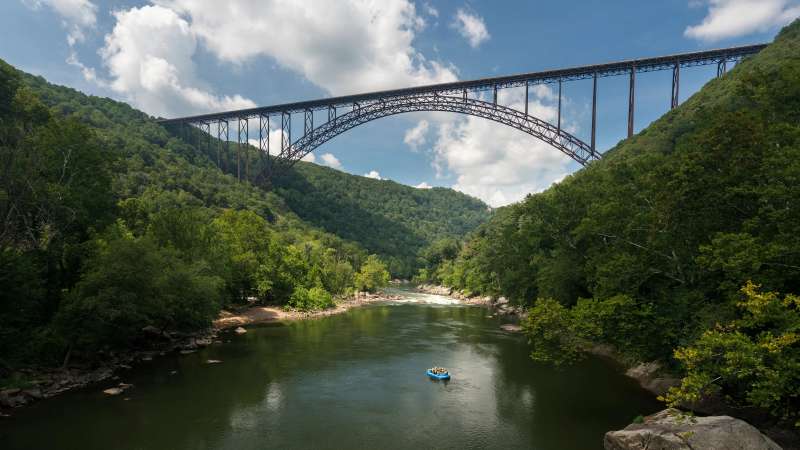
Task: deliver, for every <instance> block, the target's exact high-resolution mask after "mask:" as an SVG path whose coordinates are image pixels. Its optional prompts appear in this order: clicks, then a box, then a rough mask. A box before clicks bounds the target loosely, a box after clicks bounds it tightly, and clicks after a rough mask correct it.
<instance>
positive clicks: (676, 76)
mask: <svg viewBox="0 0 800 450" xmlns="http://www.w3.org/2000/svg"><path fill="white" fill-rule="evenodd" d="M680 87H681V64H680V63H678V62H676V63H675V65H674V66H673V67H672V106H671V108H670V109H675V108H677V107H678V99H679V94H680Z"/></svg>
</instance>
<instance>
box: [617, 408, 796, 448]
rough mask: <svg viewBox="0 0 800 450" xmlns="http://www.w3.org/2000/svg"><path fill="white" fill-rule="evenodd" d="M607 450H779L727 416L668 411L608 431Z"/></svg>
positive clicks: (748, 425)
mask: <svg viewBox="0 0 800 450" xmlns="http://www.w3.org/2000/svg"><path fill="white" fill-rule="evenodd" d="M603 445H604V447H605V449H606V450H781V447H780V446H778V444H776V443H775V442H773V441H772V440H771V439H770V438H768V437H766V436H764V435H763V434H761V432H760V431H758V430H757V429H756V428H755V427H754V426H752V425H750V424H748V423H747V422H745V421H743V420H739V419H736V418H733V417H730V416H711V417H690V416H687V415H685V414H683V413H682V412H680V411H678V410H677V409H673V408H669V409H665V410H663V411H661V412H658V413H656V414H653V415H651V416H647V417H645V418H644V421H643V422H642V423H633V424H630V425H628V426H627V427H625V429H623V430H619V431H609V432H608V433H606V435H605V439H604V440H603Z"/></svg>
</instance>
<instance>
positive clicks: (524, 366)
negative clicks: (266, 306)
mask: <svg viewBox="0 0 800 450" xmlns="http://www.w3.org/2000/svg"><path fill="white" fill-rule="evenodd" d="M396 292H397V291H395V293H396ZM400 292H401V293H402V295H403V300H402V301H398V302H393V303H391V304H378V305H371V306H366V307H362V308H356V309H353V310H350V311H349V312H347V313H345V314H341V315H337V316H331V317H326V318H321V319H316V320H307V321H298V322H291V323H285V324H269V325H264V326H257V327H252V328H250V329H249V332H248V333H247V334H244V335H234V334H225V335H223V339H224V340H225V341H226V342H225V343H223V344H220V345H214V346H211V347H209V348H207V349H204V350H202V351H200V352H197V353H195V354H191V355H185V356H179V355H173V356H165V357H162V358H158V359H156V360H154V361H152V362H149V363H143V364H142V365H140V366H138V367H136V368H134V369H133V370H130V371H127V372H124V373H122V380H121V381H124V382H127V383H133V384H134V385H135V387H134V388H132V389H131V390H129V391H127V392H126V393H124V394H123V395H120V396H117V397H108V396H105V395H103V394H102V393H101V391H102V389H104V388H105V387H108V386H110V385H111V384H112V383H109V385H108V386H106V385H101V386H94V387H91V388H88V389H85V390H82V391H78V392H72V393H67V394H65V395H63V396H60V397H57V398H54V399H51V400H47V401H43V402H40V403H37V404H35V405H33V406H31V407H28V408H24V409H21V410H19V411H15V414H14V416H13V417H12V418H9V419H5V420H1V421H0V448H2V449H5V450H11V449H267V448H274V449H292V448H300V449H394V448H397V449H406V448H407V449H428V448H431V449H473V448H474V449H483V448H497V449H514V448H526V449H538V450H564V449H578V450H586V449H600V448H602V438H603V434H604V433H605V432H606V431H608V430H611V429H618V428H622V427H624V426H625V425H627V424H628V423H629V422H630V421H631V420H632V419H633V418H634V417H635V416H637V415H639V414H649V413H652V412H654V411H656V410H658V409H660V407H661V405H660V404H659V403H658V402H657V401H656V400H655V399H654V398H653V397H652V395H649V394H648V393H646V392H644V391H643V390H642V389H640V388H639V387H638V386H637V385H636V383H635V382H633V381H632V380H630V379H628V378H626V377H624V376H623V375H622V374H621V373H620V372H619V370H618V369H615V368H614V367H613V366H612V365H610V364H609V363H607V362H605V361H600V360H598V359H589V360H587V361H584V362H583V363H581V364H579V365H577V366H574V367H570V368H568V369H565V370H561V371H559V370H554V369H553V368H550V367H546V366H541V365H537V364H535V363H534V362H533V361H531V359H530V358H529V357H528V353H529V348H528V345H527V343H526V341H525V338H524V337H523V336H521V335H519V334H511V333H508V332H505V331H502V330H501V329H500V328H499V326H500V325H501V323H502V322H501V319H499V318H496V317H489V313H488V312H487V311H488V310H486V309H484V308H480V307H470V306H461V305H457V304H455V302H453V301H451V300H449V299H447V298H444V297H439V296H432V295H427V294H416V293H412V292H409V291H400ZM209 359H217V360H221V361H222V362H221V363H219V364H206V361H207V360H209ZM433 365H439V366H444V367H447V368H448V369H450V372H451V374H452V376H453V379H452V380H451V381H450V382H438V381H432V380H429V379H428V378H427V377H426V375H425V369H426V368H428V367H430V366H433ZM173 372H174V373H173Z"/></svg>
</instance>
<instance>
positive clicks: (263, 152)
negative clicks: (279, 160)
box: [258, 114, 269, 172]
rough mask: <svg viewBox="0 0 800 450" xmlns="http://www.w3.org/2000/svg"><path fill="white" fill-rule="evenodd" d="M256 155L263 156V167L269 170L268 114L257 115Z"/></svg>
mask: <svg viewBox="0 0 800 450" xmlns="http://www.w3.org/2000/svg"><path fill="white" fill-rule="evenodd" d="M258 150H259V152H258V155H259V158H263V159H265V160H266V161H265V162H264V169H265V170H266V171H267V172H269V116H265V115H263V114H259V115H258Z"/></svg>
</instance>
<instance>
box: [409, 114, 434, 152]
mask: <svg viewBox="0 0 800 450" xmlns="http://www.w3.org/2000/svg"><path fill="white" fill-rule="evenodd" d="M429 128H430V124H429V123H428V121H427V120H424V119H423V120H420V121H419V122H417V124H416V125H415V126H414V127H413V128H410V129H408V130H406V134H405V136H403V142H405V144H406V145H408V146H409V147H410V148H411V150H414V151H416V150H418V149H419V147H420V146H421V145H424V144H425V141H426V140H427V134H428V129H429Z"/></svg>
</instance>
